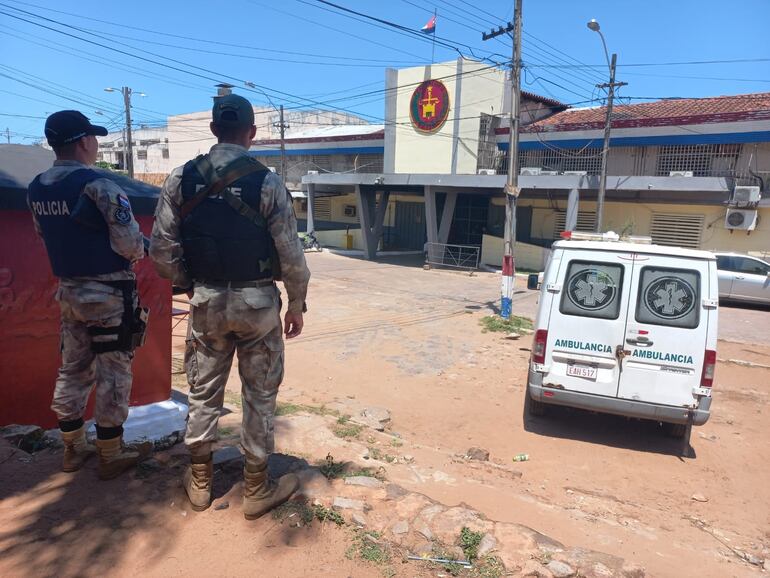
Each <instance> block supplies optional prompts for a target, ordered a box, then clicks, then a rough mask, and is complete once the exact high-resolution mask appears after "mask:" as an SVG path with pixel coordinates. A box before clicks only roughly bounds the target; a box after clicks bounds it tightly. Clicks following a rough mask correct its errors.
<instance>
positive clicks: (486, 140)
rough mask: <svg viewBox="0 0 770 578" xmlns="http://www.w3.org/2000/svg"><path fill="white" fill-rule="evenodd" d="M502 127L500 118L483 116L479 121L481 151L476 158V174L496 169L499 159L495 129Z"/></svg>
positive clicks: (488, 115) (489, 115)
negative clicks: (484, 170) (496, 162)
mask: <svg viewBox="0 0 770 578" xmlns="http://www.w3.org/2000/svg"><path fill="white" fill-rule="evenodd" d="M499 126H500V117H499V116H492V115H491V114H484V113H482V114H481V119H480V121H479V149H478V156H477V157H476V172H478V171H479V170H480V169H493V168H495V159H496V157H497V152H498V151H497V142H496V139H495V129H496V128H498V127H499Z"/></svg>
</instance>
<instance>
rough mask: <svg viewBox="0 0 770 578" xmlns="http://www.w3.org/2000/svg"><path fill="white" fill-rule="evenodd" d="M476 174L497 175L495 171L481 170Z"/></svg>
mask: <svg viewBox="0 0 770 578" xmlns="http://www.w3.org/2000/svg"><path fill="white" fill-rule="evenodd" d="M476 174H478V175H496V174H497V172H495V169H479V170H478V171H477V172H476Z"/></svg>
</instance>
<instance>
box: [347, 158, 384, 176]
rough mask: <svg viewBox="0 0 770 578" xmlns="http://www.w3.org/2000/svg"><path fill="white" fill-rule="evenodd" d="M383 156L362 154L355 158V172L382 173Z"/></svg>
mask: <svg viewBox="0 0 770 578" xmlns="http://www.w3.org/2000/svg"><path fill="white" fill-rule="evenodd" d="M382 158H383V157H382V155H377V154H361V155H355V156H354V157H353V167H352V168H353V170H354V171H355V172H357V173H381V172H382Z"/></svg>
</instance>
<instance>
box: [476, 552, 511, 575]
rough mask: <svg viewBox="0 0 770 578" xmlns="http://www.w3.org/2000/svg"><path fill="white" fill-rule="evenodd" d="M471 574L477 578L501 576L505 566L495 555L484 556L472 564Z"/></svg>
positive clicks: (503, 573)
mask: <svg viewBox="0 0 770 578" xmlns="http://www.w3.org/2000/svg"><path fill="white" fill-rule="evenodd" d="M473 575H474V576H478V577H479V578H502V576H505V566H504V565H503V562H502V560H500V558H498V557H496V556H484V557H483V558H482V559H481V560H478V561H477V562H476V564H475V565H474V566H473Z"/></svg>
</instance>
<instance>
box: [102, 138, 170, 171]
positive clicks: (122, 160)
mask: <svg viewBox="0 0 770 578" xmlns="http://www.w3.org/2000/svg"><path fill="white" fill-rule="evenodd" d="M96 140H97V141H98V142H99V152H98V154H97V157H96V160H97V161H102V162H105V163H109V164H110V165H112V167H113V168H116V169H119V170H126V155H127V152H128V151H127V149H128V146H127V145H128V143H127V140H126V134H125V131H121V132H111V133H109V134H108V135H107V136H100V137H96ZM131 144H132V146H133V157H134V176H135V177H136V178H137V179H139V180H147V181H150V182H153V184H160V183H156V182H154V181H157V180H160V179H161V177H160V176H158V177H156V178H153V177H150V176H149V175H162V178H165V176H166V175H167V174H168V173H169V171H170V164H169V146H168V131H167V130H166V127H165V126H163V127H157V128H142V127H140V128H137V129H134V130H132V131H131ZM161 182H162V180H161Z"/></svg>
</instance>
